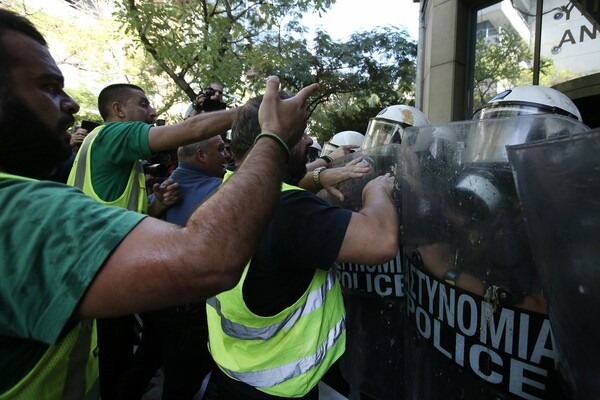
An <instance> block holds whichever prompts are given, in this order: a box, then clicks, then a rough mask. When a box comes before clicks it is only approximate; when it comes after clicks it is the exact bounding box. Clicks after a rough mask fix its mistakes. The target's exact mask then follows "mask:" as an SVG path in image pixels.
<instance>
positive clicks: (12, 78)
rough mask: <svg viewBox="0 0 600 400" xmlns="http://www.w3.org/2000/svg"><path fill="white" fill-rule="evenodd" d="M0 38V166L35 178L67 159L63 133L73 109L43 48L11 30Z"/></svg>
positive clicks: (68, 150)
mask: <svg viewBox="0 0 600 400" xmlns="http://www.w3.org/2000/svg"><path fill="white" fill-rule="evenodd" d="M0 40H1V41H2V45H3V46H4V48H5V49H6V50H7V52H8V54H10V55H11V61H10V66H9V67H8V71H7V72H8V73H3V74H2V76H1V77H0V168H2V170H4V171H6V172H9V173H12V174H16V175H22V176H26V177H31V178H40V177H43V175H44V174H46V173H48V172H50V171H51V169H52V168H53V167H55V166H56V165H58V164H59V163H60V162H61V161H64V160H65V159H67V158H68V157H69V156H70V155H71V149H70V147H69V143H68V133H67V130H68V128H69V127H70V126H71V125H73V122H74V120H75V119H74V117H73V115H74V114H75V113H76V112H77V111H79V105H78V104H77V103H76V102H75V101H74V100H73V99H72V98H71V97H70V96H69V95H67V94H66V93H65V92H64V90H63V76H62V73H61V72H60V70H59V68H58V66H57V65H56V62H55V61H54V59H53V58H52V56H51V55H50V53H49V52H48V49H47V48H46V47H45V46H42V45H41V44H39V43H37V42H36V41H34V40H33V39H31V38H29V37H27V36H25V35H23V34H20V33H17V32H11V31H8V32H5V33H4V34H3V35H2V37H0Z"/></svg>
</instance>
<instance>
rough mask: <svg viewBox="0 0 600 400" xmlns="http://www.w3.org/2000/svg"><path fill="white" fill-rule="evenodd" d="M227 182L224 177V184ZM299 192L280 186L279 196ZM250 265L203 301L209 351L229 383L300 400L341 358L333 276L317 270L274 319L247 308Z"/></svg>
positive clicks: (340, 309) (339, 306)
mask: <svg viewBox="0 0 600 400" xmlns="http://www.w3.org/2000/svg"><path fill="white" fill-rule="evenodd" d="M228 177H229V176H226V179H227V178H228ZM286 190H302V189H300V188H298V187H295V186H291V185H286V184H283V185H282V191H286ZM249 266H250V261H248V264H247V265H246V268H245V270H244V272H243V274H242V278H241V280H240V282H238V284H237V286H236V287H234V288H233V289H231V290H229V291H227V292H223V293H221V294H218V295H217V296H215V297H212V298H210V299H208V300H207V301H206V310H207V318H208V330H209V347H210V353H211V354H212V356H213V359H214V360H215V362H216V363H217V365H218V366H219V368H220V369H221V370H222V371H223V372H224V373H225V374H227V375H228V376H229V377H231V378H234V379H237V380H240V381H242V382H245V383H247V384H248V385H251V386H253V387H255V388H257V389H258V390H261V391H263V392H265V393H268V394H271V395H275V396H281V397H300V396H303V395H305V394H307V393H308V392H310V390H312V389H313V388H314V387H315V386H316V385H317V384H318V383H319V381H320V380H321V378H322V377H323V376H324V375H325V373H326V372H327V370H328V369H329V367H330V366H331V365H332V364H333V363H334V362H335V361H336V360H337V359H338V358H339V357H340V356H341V355H342V354H343V353H344V350H345V347H346V321H345V311H344V304H343V300H342V293H341V289H340V284H339V281H338V280H337V277H336V274H335V270H334V269H333V268H332V269H330V270H329V271H324V270H316V271H315V274H314V276H313V278H312V281H311V283H310V285H309V287H308V288H307V289H306V291H305V292H304V293H303V294H302V296H301V297H300V298H299V299H298V300H297V301H296V302H295V303H294V304H292V305H291V306H289V307H287V308H286V309H284V310H283V311H281V312H279V313H278V314H276V315H273V316H268V317H264V316H259V315H256V314H254V313H252V312H251V311H250V310H249V309H248V307H247V306H246V304H245V302H244V298H243V293H242V288H243V285H244V281H245V279H246V276H247V273H248V268H249Z"/></svg>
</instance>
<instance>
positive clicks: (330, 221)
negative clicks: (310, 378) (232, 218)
mask: <svg viewBox="0 0 600 400" xmlns="http://www.w3.org/2000/svg"><path fill="white" fill-rule="evenodd" d="M351 217H352V211H350V210H346V209H343V208H340V207H337V206H332V205H330V204H329V203H327V202H326V201H325V200H323V199H321V198H320V197H317V196H315V195H314V194H312V193H310V192H307V191H304V190H290V191H285V192H282V193H281V197H280V201H279V205H278V206H277V209H276V211H275V215H274V216H273V218H272V220H271V223H270V224H269V226H268V228H267V231H266V232H265V234H264V235H263V237H262V240H261V242H260V244H259V247H258V250H257V252H256V253H255V254H254V256H253V258H252V263H251V264H250V268H249V270H248V274H247V276H246V280H245V281H244V288H243V293H244V300H245V302H246V305H247V306H248V308H249V309H250V310H251V311H252V312H254V313H255V314H258V315H263V316H268V315H274V314H276V313H278V312H280V311H281V310H283V309H284V308H286V307H288V306H290V305H291V304H293V303H294V302H295V301H296V300H297V299H298V298H299V297H300V296H301V295H302V293H304V291H305V290H306V289H307V288H308V285H309V284H310V281H311V279H312V277H313V276H314V273H315V270H316V269H317V268H320V269H325V270H327V269H329V268H332V266H333V262H334V261H335V260H336V259H337V256H338V254H339V251H340V247H341V245H342V243H343V241H344V237H345V235H346V230H347V228H348V224H349V223H350V218H351ZM213 374H214V379H215V381H216V382H217V383H218V385H219V386H221V388H220V389H219V390H220V391H219V398H221V399H223V400H237V399H252V400H274V399H281V397H276V396H271V395H269V394H266V393H264V392H261V391H259V390H258V389H256V388H254V387H252V386H250V385H247V384H245V383H243V382H240V381H236V380H233V379H231V378H229V377H228V376H227V375H225V374H223V373H222V372H221V371H220V370H216V371H213ZM223 385H225V387H226V393H222V390H223V389H222V386H223ZM316 390H317V388H315V389H314V390H313V391H311V392H310V393H309V394H307V395H306V396H305V397H303V399H312V398H314V396H316V392H315V391H316Z"/></svg>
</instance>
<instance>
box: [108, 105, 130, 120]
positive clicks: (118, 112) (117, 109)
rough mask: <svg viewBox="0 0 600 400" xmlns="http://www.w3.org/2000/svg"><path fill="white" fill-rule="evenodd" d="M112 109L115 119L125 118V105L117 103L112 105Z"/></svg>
mask: <svg viewBox="0 0 600 400" xmlns="http://www.w3.org/2000/svg"><path fill="white" fill-rule="evenodd" d="M110 108H111V110H112V112H113V115H114V116H115V117H119V118H120V119H124V118H125V116H126V115H125V107H123V104H121V103H119V102H116V101H115V102H113V103H112V104H111V106H110Z"/></svg>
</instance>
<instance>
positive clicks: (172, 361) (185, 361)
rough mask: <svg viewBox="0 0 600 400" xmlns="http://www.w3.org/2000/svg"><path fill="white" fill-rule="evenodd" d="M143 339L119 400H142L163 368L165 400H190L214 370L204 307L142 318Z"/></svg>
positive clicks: (163, 397)
mask: <svg viewBox="0 0 600 400" xmlns="http://www.w3.org/2000/svg"><path fill="white" fill-rule="evenodd" d="M140 316H141V318H142V321H143V323H144V327H143V330H142V339H141V342H140V346H139V347H138V349H137V351H136V353H135V357H134V360H133V365H132V367H131V368H130V370H129V371H128V373H127V375H126V377H125V380H124V381H123V384H122V385H121V389H120V391H119V399H123V400H125V399H127V400H131V399H139V398H141V397H142V395H143V394H144V392H145V391H146V389H147V387H148V384H149V383H150V380H151V379H152V377H153V376H154V374H155V373H156V370H157V369H158V368H160V367H161V366H162V367H163V371H164V381H163V394H162V399H163V400H172V399H177V400H183V399H186V400H189V399H192V397H194V395H195V394H196V393H197V392H198V390H200V386H201V385H202V380H203V378H204V376H205V375H206V374H207V373H208V372H209V371H210V370H211V369H212V367H213V360H212V357H211V356H210V353H209V351H208V346H207V342H208V327H207V322H206V309H205V305H204V303H201V304H194V305H186V306H182V307H174V308H168V309H164V310H159V311H153V312H148V313H143V314H141V315H140Z"/></svg>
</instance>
